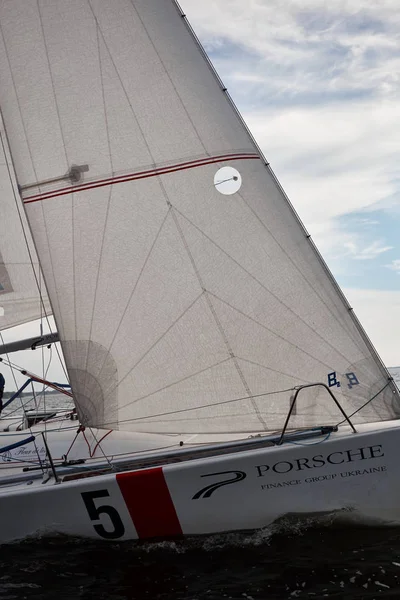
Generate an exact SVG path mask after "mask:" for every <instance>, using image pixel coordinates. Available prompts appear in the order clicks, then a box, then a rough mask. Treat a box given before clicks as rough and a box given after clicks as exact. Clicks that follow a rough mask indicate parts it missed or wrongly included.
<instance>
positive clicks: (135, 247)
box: [0, 0, 398, 433]
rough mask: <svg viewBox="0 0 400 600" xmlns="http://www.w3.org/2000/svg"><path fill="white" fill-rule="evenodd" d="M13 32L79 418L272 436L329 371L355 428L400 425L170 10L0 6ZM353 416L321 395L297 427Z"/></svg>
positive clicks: (42, 240) (15, 144)
mask: <svg viewBox="0 0 400 600" xmlns="http://www.w3.org/2000/svg"><path fill="white" fill-rule="evenodd" d="M0 23H1V24H3V26H4V32H6V33H4V32H3V38H2V42H1V43H2V44H3V45H4V46H3V50H4V52H0V104H1V107H2V110H3V112H4V119H5V124H6V127H7V133H8V137H9V139H10V147H11V152H12V156H13V160H14V163H15V167H16V172H17V177H18V182H19V184H20V190H21V194H22V199H23V202H24V207H25V211H26V214H27V218H28V221H29V225H30V228H31V230H32V233H33V237H34V241H35V245H36V247H37V251H38V254H39V259H40V264H41V267H42V270H43V274H44V277H45V280H46V285H47V288H48V292H49V295H50V298H51V300H52V304H53V306H54V312H55V319H56V322H57V327H58V331H59V335H60V339H61V344H62V348H63V351H64V356H65V361H66V364H67V368H68V371H69V375H70V379H71V383H72V387H73V392H74V397H75V401H76V404H77V407H78V411H79V413H80V418H81V419H82V422H83V423H88V424H91V425H94V426H106V427H113V428H120V429H131V430H135V431H149V432H158V433H179V432H185V433H190V432H193V433H196V432H200V431H202V432H204V431H207V432H209V433H212V432H215V433H218V432H237V431H246V432H247V431H248V432H252V431H260V430H266V429H276V428H278V427H280V426H282V424H283V422H284V419H285V416H286V414H287V411H288V408H289V402H290V395H291V390H293V389H294V388H295V387H296V386H298V385H302V384H304V383H314V382H317V381H321V382H323V383H328V384H329V385H330V386H331V387H332V388H334V390H335V393H337V395H338V397H339V399H340V401H341V402H342V404H343V406H344V408H345V409H346V410H348V411H349V412H351V413H353V412H355V411H357V410H358V409H360V408H361V407H362V406H364V405H365V406H364V408H363V409H362V410H360V411H359V412H356V414H355V416H354V419H355V420H356V421H357V420H359V421H368V420H377V419H389V418H393V417H394V416H396V417H397V416H398V396H397V392H396V390H395V389H394V387H392V386H391V384H390V382H389V383H388V375H387V372H386V370H385V368H384V366H383V365H382V363H381V361H380V359H379V357H378V356H377V355H376V353H375V351H374V349H373V347H372V346H371V344H370V342H369V340H368V339H367V338H366V336H365V335H364V333H363V331H362V329H361V328H360V326H359V325H358V323H357V321H356V320H355V318H354V317H353V315H352V311H351V310H349V306H348V304H347V303H346V301H345V299H344V297H343V296H342V295H341V292H340V291H339V290H338V288H337V284H336V283H335V282H334V280H333V279H332V277H331V275H330V274H329V272H328V271H327V269H326V266H325V264H324V263H323V261H322V260H321V259H320V258H319V255H318V254H317V252H316V251H315V249H314V247H313V243H312V241H311V240H310V238H309V236H308V234H307V231H306V230H305V228H304V226H303V225H302V224H301V222H300V221H299V220H298V218H297V215H296V213H295V211H294V209H293V208H292V206H291V204H290V203H289V202H288V200H287V198H286V196H285V194H284V192H283V190H282V189H281V187H280V185H279V183H278V182H277V181H276V178H275V176H274V175H273V173H272V171H271V170H270V168H269V166H268V164H266V160H265V158H264V157H263V155H262V154H261V153H260V151H259V148H258V147H257V145H256V144H255V142H254V140H253V138H252V137H251V135H250V134H249V132H248V130H247V128H246V126H245V125H244V123H243V121H242V119H241V117H240V115H239V114H238V113H237V111H236V109H235V108H234V106H233V105H232V103H231V101H230V98H229V95H228V94H227V92H226V90H225V88H224V86H223V84H222V83H221V81H220V80H219V79H218V78H217V77H216V76H215V73H214V72H213V69H212V68H211V66H210V63H209V61H208V59H207V57H206V56H205V54H204V51H203V50H202V48H201V47H200V46H199V44H198V43H197V41H196V39H195V38H194V37H193V35H192V32H191V30H190V28H189V27H188V24H187V22H186V19H184V18H182V15H181V13H180V11H179V8H178V7H177V5H176V4H175V2H173V1H172V0H132V2H130V1H128V0H113V1H112V2H111V1H110V0H91V1H90V2H89V0H71V2H69V3H65V2H64V1H63V0H51V1H50V0H39V2H38V3H37V4H30V5H29V7H28V8H27V7H26V2H24V0H13V2H12V3H10V2H6V1H5V0H0ZM79 165H81V166H82V165H83V166H84V167H85V168H82V169H81V170H79V173H78V171H77V170H76V169H78V168H79ZM63 174H64V175H63ZM78 175H79V176H78ZM0 300H1V294H0ZM372 398H373V400H372V401H371V402H370V403H368V401H369V400H370V399H372ZM340 419H341V415H340V414H338V411H337V408H336V407H335V405H334V404H333V403H332V401H331V399H330V397H329V395H328V394H326V393H324V391H323V390H320V389H318V388H310V389H308V390H307V392H305V393H304V395H303V394H302V395H301V396H300V397H299V406H298V410H297V413H296V415H293V425H294V426H310V425H315V424H320V423H321V422H324V423H326V424H330V423H336V422H338V421H340Z"/></svg>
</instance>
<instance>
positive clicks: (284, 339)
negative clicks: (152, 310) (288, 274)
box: [208, 291, 346, 370]
mask: <svg viewBox="0 0 400 600" xmlns="http://www.w3.org/2000/svg"><path fill="white" fill-rule="evenodd" d="M208 293H209V294H210V296H213V297H214V298H216V299H217V300H219V301H220V302H222V303H223V304H225V305H226V306H229V308H231V309H232V310H234V311H236V312H238V313H239V314H240V315H242V316H243V317H245V318H247V319H249V320H250V321H252V322H253V323H255V324H256V325H258V326H259V327H262V328H263V329H265V330H266V331H269V332H270V333H271V334H272V335H275V336H276V337H278V338H279V339H281V340H283V341H284V342H287V343H288V344H289V345H290V346H292V347H293V348H296V350H298V351H299V352H301V353H303V354H305V355H306V356H308V357H310V358H312V359H313V360H315V361H316V362H318V363H320V364H321V365H323V366H324V367H327V369H328V370H332V366H331V365H328V364H326V363H324V362H323V361H322V360H320V359H318V358H317V357H316V356H313V355H312V354H310V353H309V352H307V351H306V350H303V348H300V347H299V346H297V344H294V343H293V342H291V341H289V340H288V339H286V338H285V337H283V336H282V335H280V334H279V333H276V332H275V331H273V330H272V329H270V328H269V327H267V326H266V325H264V324H263V323H260V321H257V320H256V319H254V318H253V317H251V316H250V315H247V314H246V313H245V312H243V311H242V310H240V309H239V308H236V307H235V306H233V305H232V304H230V303H229V302H227V301H226V300H223V299H222V298H220V297H219V296H217V295H216V294H213V292H210V291H209V292H208ZM338 354H340V353H339V352H338ZM343 358H346V357H343Z"/></svg>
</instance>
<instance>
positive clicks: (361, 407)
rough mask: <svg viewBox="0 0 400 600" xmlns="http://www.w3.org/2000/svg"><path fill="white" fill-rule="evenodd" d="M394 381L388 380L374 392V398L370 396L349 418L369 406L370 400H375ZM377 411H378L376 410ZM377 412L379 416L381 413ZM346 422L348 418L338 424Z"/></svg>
mask: <svg viewBox="0 0 400 600" xmlns="http://www.w3.org/2000/svg"><path fill="white" fill-rule="evenodd" d="M391 383H392V382H391V381H388V382H387V383H386V384H385V385H384V386H383V388H382V389H380V390H379V392H376V394H374V395H373V396H372V398H370V399H369V400H367V401H366V402H364V404H363V405H362V406H360V407H359V408H357V409H356V410H355V411H354V412H353V413H351V415H348V418H349V419H351V417H353V416H354V415H355V414H357V413H358V412H360V410H362V409H363V408H364V407H365V406H367V404H369V403H370V402H372V401H373V400H375V398H376V397H377V396H379V394H381V393H382V392H383V390H385V389H386V388H387V387H388V386H390V384H391ZM375 412H376V411H375ZM376 414H377V415H378V416H379V413H378V412H376ZM345 422H346V419H343V421H340V422H339V423H337V425H338V426H339V425H342V424H343V423H345Z"/></svg>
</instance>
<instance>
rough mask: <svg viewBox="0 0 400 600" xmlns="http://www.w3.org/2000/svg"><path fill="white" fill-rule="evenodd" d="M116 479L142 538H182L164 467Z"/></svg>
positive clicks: (125, 474) (122, 474)
mask: <svg viewBox="0 0 400 600" xmlns="http://www.w3.org/2000/svg"><path fill="white" fill-rule="evenodd" d="M116 479H117V483H118V485H119V489H120V490H121V493H122V496H123V498H124V500H125V504H126V506H127V508H128V510H129V514H130V515H131V518H132V521H133V524H134V526H135V528H136V531H137V534H138V536H139V538H151V537H172V536H174V537H176V536H179V535H182V528H181V525H180V523H179V519H178V516H177V514H176V510H175V506H174V503H173V502H172V498H171V495H170V493H169V489H168V486H167V483H166V481H165V478H164V473H163V470H162V468H161V467H157V468H155V469H143V470H140V471H134V472H131V473H118V475H117V476H116Z"/></svg>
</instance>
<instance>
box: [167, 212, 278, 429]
mask: <svg viewBox="0 0 400 600" xmlns="http://www.w3.org/2000/svg"><path fill="white" fill-rule="evenodd" d="M172 217H173V219H174V222H175V226H176V229H177V230H178V234H179V236H180V238H181V241H182V243H183V245H184V247H185V250H186V253H187V255H188V257H189V260H190V262H191V264H192V268H193V271H194V273H195V275H196V277H197V280H198V282H199V285H200V286H201V288H202V289H203V291H204V292H205V295H204V297H205V300H206V302H207V305H208V308H209V310H210V312H211V315H212V317H213V319H214V322H215V324H216V326H217V329H218V331H219V333H220V335H221V338H222V341H223V343H224V344H225V347H226V349H227V350H228V352H229V354H230V356H231V357H232V362H233V364H234V366H235V369H236V372H237V374H238V375H239V378H240V380H241V382H242V385H243V387H244V389H245V390H246V392H247V394H248V396H249V398H250V402H251V404H252V406H253V410H254V412H255V414H256V416H257V418H258V420H259V421H260V423H261V424H262V425H263V427H265V429H267V424H266V422H265V421H264V418H263V417H262V416H261V412H260V410H259V408H258V406H257V404H256V403H255V402H254V400H252V392H251V390H250V386H249V384H248V383H247V380H246V378H245V376H244V373H243V371H242V369H241V368H240V365H239V363H238V362H237V360H236V357H235V353H234V352H233V349H232V347H231V344H230V342H229V339H228V336H227V333H226V331H225V329H224V327H223V325H222V323H221V321H220V319H219V317H218V315H217V312H216V310H215V307H214V305H213V303H212V302H211V298H210V296H209V295H208V293H207V291H206V288H205V285H204V282H203V278H202V276H201V274H200V271H199V269H198V267H197V265H196V261H195V260H194V256H193V254H192V252H191V250H190V248H189V244H188V242H187V241H186V238H185V235H184V233H183V230H182V227H181V224H180V223H179V219H178V217H177V215H176V213H175V211H174V210H173V211H172Z"/></svg>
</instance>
